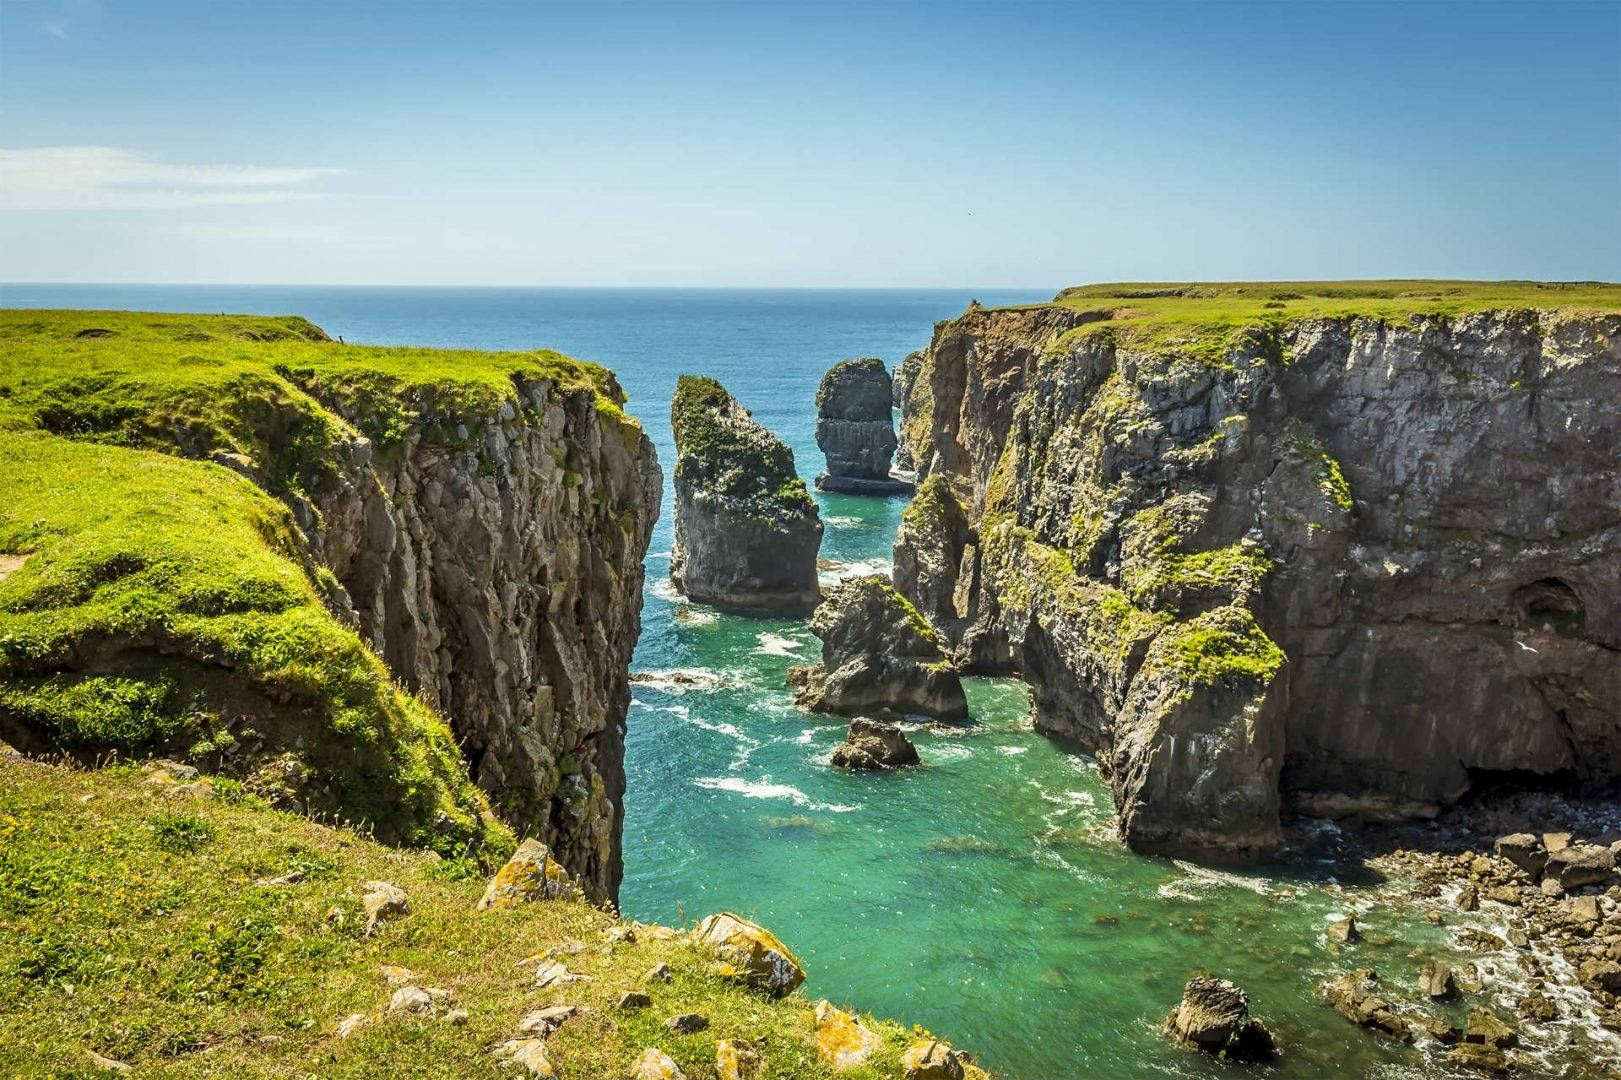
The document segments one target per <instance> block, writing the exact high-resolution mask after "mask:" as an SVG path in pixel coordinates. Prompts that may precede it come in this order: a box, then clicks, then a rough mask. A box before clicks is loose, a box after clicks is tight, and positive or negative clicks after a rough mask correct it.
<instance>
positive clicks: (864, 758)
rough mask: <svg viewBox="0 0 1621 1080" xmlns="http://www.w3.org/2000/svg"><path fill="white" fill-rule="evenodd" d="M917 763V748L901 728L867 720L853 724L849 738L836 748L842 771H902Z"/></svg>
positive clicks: (835, 758)
mask: <svg viewBox="0 0 1621 1080" xmlns="http://www.w3.org/2000/svg"><path fill="white" fill-rule="evenodd" d="M917 763H918V757H917V747H915V746H913V745H912V743H911V741H910V740H909V739H907V737H906V735H905V733H904V732H902V731H901V729H900V728H899V727H897V726H896V725H894V724H886V723H884V722H883V721H881V720H868V719H867V718H866V717H860V716H858V717H856V718H855V719H854V720H852V721H850V735H849V737H848V738H847V739H845V741H844V742H842V743H840V744H839V745H838V746H835V747H834V748H833V758H832V764H833V766H834V768H838V769H857V770H863V769H864V770H882V769H901V768H905V767H906V766H908V765H916V764H917Z"/></svg>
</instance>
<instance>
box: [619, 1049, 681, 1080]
mask: <svg viewBox="0 0 1621 1080" xmlns="http://www.w3.org/2000/svg"><path fill="white" fill-rule="evenodd" d="M630 1070H631V1076H633V1077H634V1078H635V1080H686V1075H687V1074H686V1073H684V1072H682V1071H681V1068H680V1066H678V1065H676V1063H675V1061H674V1060H673V1059H672V1058H671V1057H670V1055H669V1054H666V1053H665V1052H664V1051H663V1050H660V1049H658V1048H657V1047H652V1046H650V1047H648V1048H647V1049H646V1050H643V1051H642V1053H641V1056H640V1057H638V1058H637V1059H636V1060H635V1061H633V1062H631V1065H630Z"/></svg>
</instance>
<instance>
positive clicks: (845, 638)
mask: <svg viewBox="0 0 1621 1080" xmlns="http://www.w3.org/2000/svg"><path fill="white" fill-rule="evenodd" d="M810 629H811V632H812V633H813V634H815V635H816V636H817V637H819V638H821V639H822V660H821V663H819V664H814V665H811V666H808V667H796V668H793V669H791V670H790V671H789V674H788V680H789V683H790V685H793V686H795V687H796V688H797V689H796V693H795V695H794V696H795V700H796V701H798V703H799V704H800V705H802V706H804V707H805V708H808V709H813V710H816V711H818V712H831V713H842V714H843V715H845V716H855V715H857V714H859V713H873V712H881V711H886V710H887V711H890V712H895V713H901V714H915V715H919V716H932V717H936V718H938V719H942V720H960V719H962V718H963V717H965V716H967V715H968V701H967V698H966V697H964V696H963V689H962V680H961V679H959V678H958V677H957V673H956V672H955V671H954V670H952V667H951V665H950V664H949V663H948V662H947V660H946V657H945V655H944V654H943V653H942V652H941V645H942V640H941V638H940V636H939V634H938V633H936V631H935V630H934V629H933V628H931V627H930V626H929V624H928V623H927V622H926V621H925V620H924V619H923V617H922V616H921V615H919V614H918V611H917V609H916V608H915V607H913V606H912V605H911V604H910V603H909V602H907V600H906V598H905V597H903V596H901V595H900V594H899V593H898V592H896V591H895V589H894V588H893V587H892V586H891V585H890V583H889V582H888V580H886V579H885V578H883V577H882V576H880V575H877V574H873V575H870V576H867V577H859V578H852V579H851V580H849V581H846V582H843V583H842V584H840V585H839V586H838V587H837V588H835V589H832V590H831V591H829V592H828V594H827V597H826V599H824V600H823V601H822V603H821V605H820V606H819V607H817V609H816V611H815V613H814V614H813V615H812V616H811V619H810Z"/></svg>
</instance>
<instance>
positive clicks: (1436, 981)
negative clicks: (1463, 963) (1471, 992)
mask: <svg viewBox="0 0 1621 1080" xmlns="http://www.w3.org/2000/svg"><path fill="white" fill-rule="evenodd" d="M1418 992H1419V993H1420V994H1423V995H1424V996H1425V997H1427V998H1429V999H1431V1000H1432V1001H1447V1000H1450V999H1452V998H1455V997H1457V996H1458V980H1457V979H1455V978H1453V976H1452V965H1451V964H1448V963H1447V962H1446V961H1445V960H1438V961H1436V962H1435V963H1432V964H1424V965H1422V966H1421V967H1420V968H1419V969H1418Z"/></svg>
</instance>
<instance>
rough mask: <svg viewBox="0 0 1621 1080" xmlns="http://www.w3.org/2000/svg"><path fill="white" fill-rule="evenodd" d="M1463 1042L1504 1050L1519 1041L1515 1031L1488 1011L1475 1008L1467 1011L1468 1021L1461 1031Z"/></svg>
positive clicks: (1478, 1007)
mask: <svg viewBox="0 0 1621 1080" xmlns="http://www.w3.org/2000/svg"><path fill="white" fill-rule="evenodd" d="M1463 1041H1464V1042H1466V1043H1480V1044H1481V1045H1484V1046H1496V1047H1499V1048H1504V1049H1506V1048H1507V1047H1510V1046H1513V1045H1514V1044H1515V1043H1517V1042H1519V1041H1520V1036H1519V1035H1518V1034H1517V1033H1516V1032H1515V1030H1514V1029H1513V1028H1511V1027H1509V1026H1508V1025H1507V1024H1505V1023H1503V1021H1501V1020H1499V1019H1498V1018H1497V1016H1496V1014H1495V1013H1493V1012H1492V1011H1491V1010H1490V1009H1485V1008H1482V1007H1480V1006H1478V1005H1477V1006H1476V1007H1475V1008H1473V1009H1470V1010H1469V1020H1468V1023H1467V1024H1466V1025H1465V1026H1464V1029H1463Z"/></svg>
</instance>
